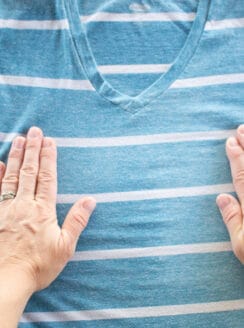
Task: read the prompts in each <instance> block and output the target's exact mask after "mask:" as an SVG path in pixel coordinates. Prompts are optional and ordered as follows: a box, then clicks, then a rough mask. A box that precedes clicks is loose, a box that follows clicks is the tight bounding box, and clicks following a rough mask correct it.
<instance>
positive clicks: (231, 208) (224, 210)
mask: <svg viewBox="0 0 244 328" xmlns="http://www.w3.org/2000/svg"><path fill="white" fill-rule="evenodd" d="M216 203H217V205H218V207H219V209H220V212H221V214H222V217H223V221H224V223H225V225H226V227H227V229H228V232H229V235H230V238H231V242H232V247H233V250H235V247H237V246H238V243H239V235H240V232H241V231H242V226H243V218H242V211H241V206H240V204H239V202H238V201H237V200H236V199H235V197H233V196H231V195H228V194H221V195H219V196H218V197H217V198H216Z"/></svg>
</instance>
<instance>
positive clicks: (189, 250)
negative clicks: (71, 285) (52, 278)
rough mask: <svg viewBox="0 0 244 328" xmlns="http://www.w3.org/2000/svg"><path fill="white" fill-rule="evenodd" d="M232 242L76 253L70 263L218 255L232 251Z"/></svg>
mask: <svg viewBox="0 0 244 328" xmlns="http://www.w3.org/2000/svg"><path fill="white" fill-rule="evenodd" d="M231 250H232V248H231V243H230V242H216V243H202V244H200V243H199V244H188V245H172V246H158V247H143V248H123V249H110V250H96V251H82V252H75V254H74V256H73V257H72V258H71V260H70V261H91V260H92V261H93V260H112V259H126V258H138V257H150V256H173V255H182V254H199V253H217V252H226V251H231Z"/></svg>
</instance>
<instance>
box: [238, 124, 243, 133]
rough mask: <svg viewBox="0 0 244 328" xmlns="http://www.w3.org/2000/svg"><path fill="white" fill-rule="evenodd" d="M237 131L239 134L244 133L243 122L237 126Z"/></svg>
mask: <svg viewBox="0 0 244 328" xmlns="http://www.w3.org/2000/svg"><path fill="white" fill-rule="evenodd" d="M238 132H239V133H240V134H244V125H243V124H242V125H240V126H239V128H238Z"/></svg>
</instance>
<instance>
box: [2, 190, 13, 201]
mask: <svg viewBox="0 0 244 328" xmlns="http://www.w3.org/2000/svg"><path fill="white" fill-rule="evenodd" d="M15 196H16V194H15V193H14V192H13V191H6V192H5V193H4V194H2V195H0V202H2V201H4V200H6V199H14V198H15Z"/></svg>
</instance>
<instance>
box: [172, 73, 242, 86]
mask: <svg viewBox="0 0 244 328" xmlns="http://www.w3.org/2000/svg"><path fill="white" fill-rule="evenodd" d="M243 82H244V74H243V73H240V74H223V75H210V76H202V77H194V78H190V79H182V80H176V81H175V82H174V83H173V84H172V85H171V86H170V88H194V87H202V86H207V85H216V84H227V83H243Z"/></svg>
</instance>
